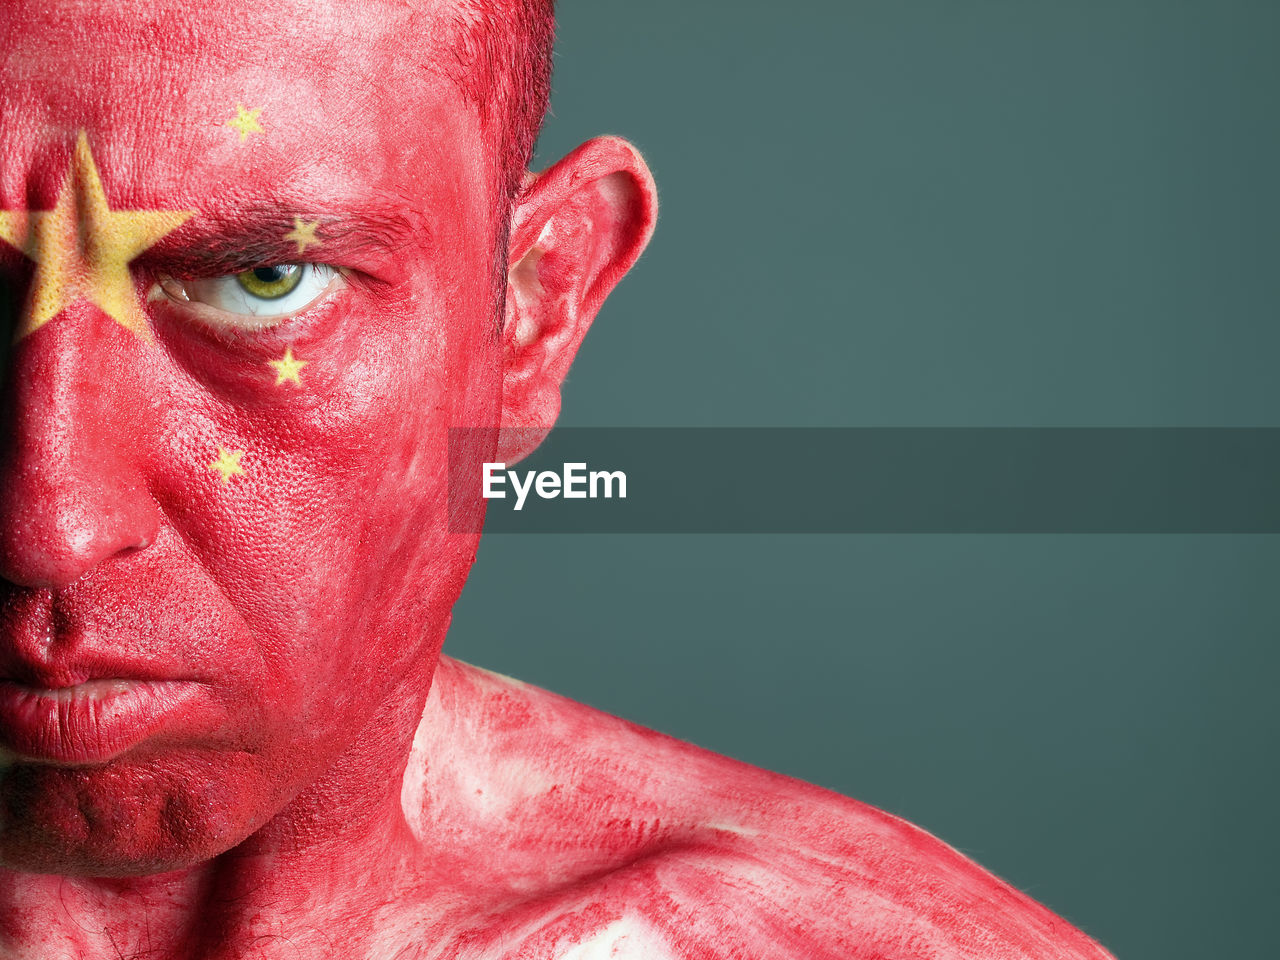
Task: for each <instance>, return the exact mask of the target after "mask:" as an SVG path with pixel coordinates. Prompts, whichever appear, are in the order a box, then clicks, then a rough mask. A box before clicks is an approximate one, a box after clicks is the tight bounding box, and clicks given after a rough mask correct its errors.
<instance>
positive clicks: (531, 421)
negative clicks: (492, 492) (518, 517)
mask: <svg viewBox="0 0 1280 960" xmlns="http://www.w3.org/2000/svg"><path fill="white" fill-rule="evenodd" d="M656 219H657V191H656V189H655V188H654V183H653V177H652V175H651V174H650V173H649V168H648V167H647V166H646V165H645V162H644V160H643V159H642V158H641V157H640V154H639V152H638V151H637V150H636V149H635V147H633V146H631V144H629V143H627V142H626V141H625V140H621V139H618V138H617V137H601V138H598V139H595V140H590V141H588V142H587V143H584V144H583V145H582V146H580V147H578V149H576V150H574V151H573V153H571V154H569V155H568V156H567V157H565V158H564V159H563V160H561V161H560V162H559V163H557V164H556V165H555V166H553V167H551V168H550V169H549V170H547V171H545V172H543V173H541V174H539V175H537V176H535V177H532V178H531V179H529V180H528V181H526V186H525V189H524V190H523V192H522V194H521V197H520V200H519V202H518V203H517V205H516V210H515V212H514V215H513V219H512V231H511V244H510V261H509V264H510V265H509V268H508V272H507V303H506V320H505V324H504V327H503V364H504V366H503V396H502V427H503V430H502V431H501V432H500V437H499V447H498V456H499V458H500V459H501V460H503V462H506V463H514V462H515V461H517V460H519V459H520V458H522V457H524V456H525V455H526V454H528V453H529V452H530V451H531V450H532V449H533V448H534V447H536V446H537V444H538V442H540V441H541V439H542V437H543V436H545V435H546V433H547V432H548V431H550V429H551V427H552V426H553V425H554V424H555V420H556V416H557V415H558V414H559V412H560V385H561V383H562V382H563V381H564V378H565V375H566V374H567V373H568V372H569V366H570V365H571V364H572V362H573V358H574V355H575V354H576V353H577V351H578V346H579V345H580V344H581V343H582V338H583V337H584V336H585V335H586V332H587V329H588V328H589V327H590V326H591V321H592V320H593V319H594V318H595V315H596V312H597V311H598V310H599V309H600V305H601V304H602V303H603V302H604V299H605V297H607V296H608V295H609V292H610V291H611V290H612V289H613V288H614V286H615V285H616V284H617V283H618V281H619V280H620V279H622V275H623V274H624V273H626V272H627V270H628V269H629V268H630V267H631V265H632V264H633V263H634V262H635V260H636V258H637V257H639V256H640V253H641V251H642V250H644V247H645V244H646V243H648V241H649V237H650V235H651V234H652V233H653V228H654V224H655V222H656Z"/></svg>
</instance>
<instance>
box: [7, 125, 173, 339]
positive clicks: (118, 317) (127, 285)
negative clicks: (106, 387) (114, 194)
mask: <svg viewBox="0 0 1280 960" xmlns="http://www.w3.org/2000/svg"><path fill="white" fill-rule="evenodd" d="M193 216H195V211H192V210H113V209H111V207H110V206H109V205H108V204H107V194H106V191H105V190H104V189H103V186H102V178H101V176H100V175H99V174H98V166H97V164H96V163H94V160H93V151H92V150H91V149H90V148H89V137H88V135H87V134H86V133H85V132H84V131H83V130H81V131H80V136H79V138H78V139H77V141H76V149H75V155H74V156H73V158H72V161H71V169H70V171H68V173H67V176H66V179H65V180H64V181H63V183H62V187H61V189H60V190H59V191H58V199H57V202H56V203H55V204H54V207H53V209H52V210H4V211H0V240H4V241H5V242H7V243H9V244H10V245H11V246H14V247H17V248H18V249H19V250H21V251H22V252H23V253H25V254H26V255H27V256H28V257H29V258H30V259H32V260H34V261H35V264H36V269H35V275H34V277H33V278H32V283H31V292H30V294H29V295H28V300H27V308H26V311H25V317H24V319H23V322H22V325H21V326H20V327H19V328H18V331H17V334H16V336H15V337H14V339H15V340H21V339H22V338H23V337H25V336H26V335H27V334H29V333H31V332H32V331H34V330H37V329H39V328H40V327H42V326H44V325H45V324H46V323H48V322H49V321H50V320H52V319H53V318H54V317H56V316H57V315H58V314H59V313H61V312H62V311H63V309H65V308H66V307H69V306H71V305H72V304H73V303H75V302H76V301H77V300H80V299H81V298H83V299H85V300H88V301H89V302H90V303H93V304H95V305H96V306H97V307H98V308H99V309H100V310H102V312H103V313H105V314H106V315H107V316H109V317H110V318H111V319H112V320H114V321H115V322H116V323H118V324H120V326H122V327H124V328H125V329H126V330H132V331H133V332H134V333H136V334H137V335H138V336H139V337H141V338H142V339H143V340H144V341H146V342H148V343H150V342H152V337H151V329H150V327H149V326H148V325H147V318H146V314H145V313H144V311H143V309H142V305H141V304H140V303H139V302H138V293H137V290H136V288H135V286H134V281H133V276H132V275H131V274H130V273H129V262H130V261H131V260H133V259H134V258H135V257H137V256H138V255H139V254H140V253H142V252H143V251H144V250H146V249H147V248H148V247H150V246H152V245H153V244H155V243H156V242H157V241H158V240H160V238H162V237H164V236H165V235H166V234H168V233H170V232H171V231H173V230H176V229H177V228H178V227H180V226H181V225H182V224H184V223H186V222H187V220H189V219H191V218H192V217H193Z"/></svg>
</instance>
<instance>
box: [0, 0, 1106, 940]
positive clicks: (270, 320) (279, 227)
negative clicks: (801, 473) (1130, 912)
mask: <svg viewBox="0 0 1280 960" xmlns="http://www.w3.org/2000/svg"><path fill="white" fill-rule="evenodd" d="M0 11H2V14H3V15H2V16H0V118H2V119H0V211H2V212H0V239H2V240H3V241H4V242H3V243H2V244H0V248H2V252H0V269H2V270H3V278H4V285H5V290H6V291H7V295H6V298H5V309H6V311H7V314H8V316H7V319H8V320H9V321H10V332H9V333H7V334H6V337H5V340H6V342H8V343H9V344H10V345H9V347H8V353H7V355H6V357H5V359H4V365H3V377H4V380H3V391H4V392H3V398H2V399H3V406H2V409H3V414H4V426H3V432H2V434H0V437H2V441H3V447H2V449H0V576H2V577H3V582H2V588H3V593H2V595H0V747H2V748H3V755H2V758H0V759H2V762H3V771H2V772H0V865H2V867H3V869H0V957H4V958H18V957H21V958H26V960H51V958H67V957H75V958H99V957H104V958H112V957H113V958H125V957H138V958H154V960H169V958H174V960H176V958H183V960H193V958H198V960H214V958H217V960H231V958H251V957H252V958H270V960H275V958H313V957H314V958H329V957H334V958H344V960H345V958H418V957H423V958H426V957H431V958H495V960H496V958H530V960H533V958H560V960H567V958H574V960H587V958H596V957H599V958H605V957H613V958H627V957H629V958H638V957H644V958H657V960H661V958H675V957H689V958H710V957H761V958H765V957H768V958H773V957H798V958H828V957H829V958H855V957H867V958H870V957H885V958H888V957H902V958H906V957H912V958H923V957H937V958H944V957H945V958H979V957H981V958H990V960H1005V958H1030V957H1035V958H1104V957H1106V956H1107V954H1106V953H1105V952H1104V951H1103V950H1101V949H1100V948H1099V947H1098V946H1097V945H1095V944H1094V943H1093V942H1092V941H1090V940H1089V939H1088V938H1087V937H1085V936H1084V935H1083V934H1081V933H1079V932H1078V931H1076V930H1074V929H1073V928H1071V927H1070V926H1069V925H1068V924H1067V923H1065V922H1064V921H1062V920H1060V919H1058V918H1056V917H1054V916H1053V915H1052V914H1050V913H1049V912H1048V911H1047V910H1045V909H1044V908H1042V907H1040V906H1038V905H1036V904H1035V903H1034V902H1032V901H1031V900H1029V899H1028V898H1026V897H1025V896H1023V895H1021V894H1019V893H1017V892H1016V891H1014V890H1012V889H1011V888H1009V887H1008V886H1006V885H1005V884H1003V883H1002V882H1001V881H999V880H997V879H996V878H994V877H992V876H990V875H989V874H987V873H985V872H984V871H983V870H982V869H981V868H979V867H977V866H976V865H974V864H973V863H971V862H969V861H968V860H966V859H965V858H964V857H962V856H961V855H959V854H958V853H956V852H955V851H953V850H951V849H950V848H948V847H946V846H945V845H944V844H942V843H940V842H939V841H937V840H934V839H933V838H931V837H929V836H928V835H926V834H925V833H923V832H922V831H920V830H918V829H915V828H913V827H911V826H910V825H908V824H905V823H903V822H901V821H899V820H896V819H895V818H893V817H890V816H888V815H885V814H882V813H879V812H877V811H875V810H872V809H870V808H868V807H865V806H863V805H861V804H858V803H856V802H855V801H852V800H848V799H845V798H842V797H838V796H836V795H834V794H830V793H828V792H826V791H823V790H820V789H818V788H815V787H810V786H808V785H806V784H803V783H799V782H796V781H792V780H788V779H786V778H784V777H780V776H776V775H773V774H769V773H766V772H763V771H760V770H756V769H753V768H750V767H747V766H745V765H742V764H739V763H735V762H733V761H730V760H727V759H725V758H722V757H718V756H715V755H711V754H707V753H705V752H703V751H699V750H697V749H696V748H694V747H691V746H689V745H686V744H682V743H679V742H677V741H673V740H671V739H669V738H666V737H663V736H660V735H658V734H655V733H652V732H650V731H646V730H643V729H640V728H637V727H634V726H632V725H629V724H627V723H624V722H622V721H620V720H617V719H614V718H611V717H608V716H605V715H602V714H599V713H597V712H595V711H593V710H590V709H588V708H586V707H584V706H581V705H578V704H574V703H572V702H569V701H566V700H564V699H561V698H559V697H556V696H554V695H552V694H549V693H546V692H543V691H540V690H537V689H533V688H530V687H526V686H524V685H522V684H520V683H518V682H516V681H512V680H508V679H505V678H502V677H499V676H496V675H493V674H489V673H486V672H484V671H481V670H478V669H475V668H472V667H469V666H466V665H464V664H461V663H458V662H456V661H452V660H449V659H448V658H445V657H441V656H439V650H440V646H441V644H442V643H443V640H444V635H445V631H446V628H447V625H448V621H449V611H450V608H451V607H452V604H453V602H454V600H455V599H456V598H457V596H458V593H459V591H460V590H461V588H462V585H463V581H464V579H465V577H466V574H467V571H468V569H469V567H470V564H471V562H472V559H473V557H474V554H475V550H476V545H477V538H476V537H475V536H474V535H470V534H466V535H464V534H457V533H451V532H450V529H449V525H448V523H447V522H446V519H447V513H448V502H447V499H448V498H447V466H448V443H447V431H448V428H449V427H451V426H470V427H474V426H487V427H490V428H493V429H494V431H495V432H494V433H493V434H492V435H491V436H492V438H493V442H492V444H491V447H492V446H493V445H496V447H495V448H492V449H487V450H484V451H481V452H480V456H481V457H482V458H483V459H489V460H505V461H507V462H513V461H514V460H516V459H518V458H519V457H520V456H521V455H523V454H524V453H527V452H528V451H527V449H525V448H526V447H527V446H528V445H529V444H528V442H527V441H525V440H521V439H520V438H527V437H529V436H531V435H534V434H537V433H539V432H544V431H545V430H547V429H550V427H551V425H552V424H553V423H554V421H555V418H556V415H557V412H558V407H559V385H560V383H561V381H562V379H563V377H564V376H565V373H566V371H567V369H568V366H569V363H570V361H571V359H572V357H573V354H574V352H575V350H576V348H577V346H578V344H579V343H580V341H581V340H582V337H583V335H584V333H585V332H586V329H587V327H588V325H589V324H590V322H591V320H592V318H593V317H594V315H595V313H596V311H597V310H598V308H599V307H600V304H601V302H602V301H603V299H604V298H605V296H606V295H607V294H608V292H609V291H610V289H611V288H612V287H613V285H614V284H615V283H616V282H617V281H618V279H619V278H620V277H621V275H622V274H623V273H624V272H625V271H626V270H627V268H628V267H629V266H630V265H631V264H632V263H633V262H634V261H635V259H636V257H637V256H638V255H639V254H640V252H641V250H642V249H643V247H644V246H645V243H646V242H647V240H648V238H649V235H650V233H651V231H652V229H653V225H654V218H655V192H654V186H653V182H652V180H651V178H650V176H649V173H648V171H647V169H646V168H645V165H644V162H643V161H642V160H641V158H640V156H639V155H638V154H637V153H636V151H635V150H634V149H633V148H631V147H630V146H629V145H628V144H626V143H625V142H623V141H621V140H617V139H612V138H609V139H601V140H594V141H591V142H589V143H587V144H584V145H583V146H582V147H580V148H579V149H578V150H576V151H575V152H574V153H573V154H571V155H570V156H569V157H567V158H565V159H564V160H562V161H561V162H560V163H558V164H556V165H555V166H554V167H552V168H551V169H550V170H548V171H546V172H544V173H542V174H539V175H536V176H534V175H525V173H524V170H525V166H526V165H527V163H528V159H529V155H530V152H531V148H532V143H533V139H534V136H535V134H536V130H537V124H538V122H539V120H540V117H541V115H542V112H543V110H544V108H545V101H546V94H547V83H548V69H549V67H548V65H549V55H550V51H549V44H550V36H551V19H550V17H551V13H550V9H549V3H544V2H538V0H474V2H461V0H415V2H411V3H401V2H394V0H382V2H377V0H361V2H351V0H348V2H345V3H342V4H339V3H337V2H336V0H335V2H330V3H297V4H285V5H283V6H281V5H278V4H277V5H272V6H271V7H268V8H260V7H256V6H251V5H249V4H248V3H245V2H243V0H212V2H207V3H203V4H197V5H196V6H195V7H194V8H193V6H192V5H191V4H189V3H187V4H182V3H179V2H177V0H144V2H143V3H142V4H141V5H139V4H137V3H135V2H125V0H102V2H87V0H58V2H50V0H34V2H30V0H5V2H4V4H3V7H2V8H0ZM499 425H501V426H503V427H514V428H521V429H514V430H506V431H503V433H502V434H501V437H500V438H499V435H498V434H497V433H496V428H497V427H498V426H499ZM526 428H527V429H526ZM428 691H430V697H429V698H428Z"/></svg>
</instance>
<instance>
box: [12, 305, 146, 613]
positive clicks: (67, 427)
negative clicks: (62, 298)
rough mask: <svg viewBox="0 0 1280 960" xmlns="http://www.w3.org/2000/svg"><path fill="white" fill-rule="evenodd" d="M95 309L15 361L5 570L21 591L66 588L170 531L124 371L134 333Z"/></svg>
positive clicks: (71, 317) (31, 339)
mask: <svg viewBox="0 0 1280 960" xmlns="http://www.w3.org/2000/svg"><path fill="white" fill-rule="evenodd" d="M95 310H96V308H94V307H93V306H91V305H90V304H89V303H87V302H84V301H81V302H79V303H76V304H72V305H70V306H68V307H66V308H65V309H64V310H63V311H62V313H61V314H59V315H58V316H57V317H56V318H54V319H53V320H52V321H51V322H49V323H47V324H45V325H44V326H42V327H41V328H40V329H39V330H36V331H35V332H33V333H32V334H30V335H29V336H26V337H24V338H23V339H22V340H21V341H19V342H18V343H17V344H14V345H12V346H10V347H9V356H8V357H7V359H6V360H5V362H4V368H3V376H4V383H3V387H0V577H3V578H4V579H5V580H8V581H9V582H11V583H14V584H18V585H20V586H25V587H32V588H58V587H64V586H66V585H68V584H70V583H72V582H73V581H75V580H77V579H79V578H80V577H82V576H83V575H84V574H86V573H88V572H89V571H90V570H92V569H93V568H94V567H96V566H97V565H99V564H100V563H102V562H103V561H104V560H107V559H109V558H111V557H113V556H115V555H117V554H121V553H125V552H128V551H131V550H136V549H140V548H143V547H146V546H147V545H148V544H150V543H151V542H152V541H154V539H155V537H156V534H157V532H158V530H159V523H160V516H161V513H160V509H159V507H158V506H157V505H156V503H155V501H154V500H153V499H152V498H151V496H150V495H149V493H148V491H147V489H146V485H145V482H144V480H143V477H142V473H141V464H140V458H141V456H142V451H143V449H144V448H145V445H144V443H143V442H142V441H143V437H142V431H141V425H140V424H141V419H142V418H141V417H140V416H139V414H140V411H139V410H138V409H137V407H138V404H137V403H136V402H134V403H133V404H132V405H131V403H130V397H129V396H128V394H129V393H130V392H131V390H130V386H129V378H126V377H124V376H122V375H121V372H122V370H123V369H124V365H125V364H127V363H128V352H129V349H130V344H128V343H124V342H122V340H123V339H127V338H128V336H129V335H128V334H126V335H125V338H121V337H120V336H119V332H117V331H111V330H107V329H104V328H105V327H106V326H107V325H108V324H110V321H109V320H107V319H106V318H105V317H103V316H101V315H95ZM18 320H19V324H21V322H22V320H23V318H22V317H19V318H18ZM10 330H12V328H10ZM113 334H114V335H113ZM10 335H11V334H10V333H9V332H8V331H0V336H5V337H8V336H10ZM136 399H140V398H135V401H136Z"/></svg>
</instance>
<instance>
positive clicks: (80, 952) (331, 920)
mask: <svg viewBox="0 0 1280 960" xmlns="http://www.w3.org/2000/svg"><path fill="white" fill-rule="evenodd" d="M424 696H425V694H420V695H419V696H414V697H413V698H412V699H410V700H408V701H406V700H405V699H404V698H403V697H401V698H399V699H398V700H396V699H395V698H393V701H394V702H393V703H392V705H391V706H390V707H389V709H388V710H387V711H383V712H382V713H381V714H380V715H379V716H378V717H375V719H374V722H373V723H371V724H370V725H369V726H368V727H367V728H366V734H365V735H364V736H362V737H361V739H360V740H359V741H357V742H356V743H355V744H354V745H353V746H352V748H351V749H350V750H348V751H347V753H346V754H344V755H343V757H342V758H340V759H339V761H338V762H337V763H335V764H334V766H333V768H332V770H331V772H330V773H329V774H328V775H326V776H325V777H324V778H322V779H321V780H319V781H317V782H315V783H313V784H312V785H311V786H310V787H308V788H307V790H306V791H305V792H304V793H302V794H300V795H299V796H298V797H296V798H295V799H294V800H293V801H291V802H290V803H289V804H288V805H287V806H286V807H285V808H284V809H283V810H281V811H280V812H279V813H278V814H277V815H276V816H275V817H274V818H273V819H272V820H271V821H269V822H268V823H267V824H266V825H265V826H264V827H262V828H261V829H260V830H258V831H257V832H256V833H254V834H253V835H251V836H250V837H249V838H248V839H246V840H245V841H244V842H243V843H241V844H239V845H238V846H236V847H234V848H232V849H231V850H229V851H227V852H226V853H223V854H221V855H220V856H217V857H215V858H213V859H211V860H206V861H203V862H200V863H197V864H194V865H192V866H190V867H187V868H184V869H180V870H175V871H172V872H169V873H162V874H153V875H148V876H141V877H127V878H101V877H78V876H61V875H48V874H32V873H22V872H19V871H15V870H3V869H0V960H11V958H12V960H16V958H19V957H21V958H23V960H55V958H56V960H64V958H66V957H77V958H82V960H99V958H102V960H121V958H125V957H138V958H146V960H233V958H235V960H239V958H246V957H253V958H263V960H277V958H278V960H285V958H288V960H296V958H299V957H330V956H334V957H337V956H342V957H347V958H351V960H356V958H364V957H368V956H374V955H380V954H382V953H383V952H384V951H385V944H386V942H387V941H388V940H391V939H394V938H395V937H397V936H398V933H397V931H398V929H399V926H400V925H399V923H398V920H399V917H398V916H397V915H395V910H394V905H396V904H402V905H403V904H406V903H410V902H412V901H413V900H414V899H415V897H414V896H413V890H412V888H413V886H414V885H415V880H414V878H415V876H417V875H420V874H419V870H418V869H416V866H417V865H419V861H420V859H421V854H420V853H419V844H418V841H417V839H416V838H415V837H414V836H413V834H412V832H411V831H410V829H409V826H408V824H407V823H406V821H405V817H404V812H403V810H402V809H401V803H400V789H401V786H400V785H401V781H402V778H403V774H404V768H405V762H406V756H404V755H401V751H399V750H398V751H397V752H396V754H395V755H393V756H386V755H385V754H386V753H387V751H388V749H389V748H388V741H390V740H393V739H397V738H393V737H389V736H388V735H387V734H388V731H391V730H394V731H396V732H397V733H398V732H400V729H401V727H402V726H403V725H404V723H405V722H406V719H407V718H409V717H412V719H410V720H409V725H408V729H409V731H410V732H409V733H408V734H407V735H406V738H405V739H403V740H400V741H399V742H401V743H403V744H404V749H406V750H407V737H408V736H412V730H413V729H414V726H415V724H416V719H417V717H416V716H413V713H414V711H415V710H416V711H417V715H420V714H421V708H422V702H421V701H422V697H424ZM388 713H389V714H394V716H389V715H386V714H388ZM346 771H360V772H361V774H362V776H361V778H360V779H361V780H362V781H363V782H361V783H359V784H353V783H351V782H349V781H350V779H351V777H350V775H348V774H346ZM370 771H377V772H378V774H379V775H378V776H376V777H370V776H369V772H370ZM371 783H373V784H377V785H379V789H377V790H375V791H371V790H370V784H371ZM392 953H394V951H392Z"/></svg>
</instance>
